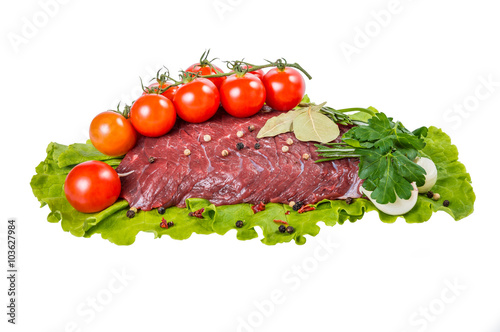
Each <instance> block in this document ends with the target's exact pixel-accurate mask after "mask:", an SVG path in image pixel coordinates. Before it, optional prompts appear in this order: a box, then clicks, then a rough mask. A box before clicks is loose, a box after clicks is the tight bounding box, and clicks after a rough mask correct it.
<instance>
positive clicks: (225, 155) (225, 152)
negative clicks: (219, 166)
mask: <svg viewBox="0 0 500 332" xmlns="http://www.w3.org/2000/svg"><path fill="white" fill-rule="evenodd" d="M221 154H222V156H223V157H227V155H228V154H229V151H227V150H222V153H221Z"/></svg>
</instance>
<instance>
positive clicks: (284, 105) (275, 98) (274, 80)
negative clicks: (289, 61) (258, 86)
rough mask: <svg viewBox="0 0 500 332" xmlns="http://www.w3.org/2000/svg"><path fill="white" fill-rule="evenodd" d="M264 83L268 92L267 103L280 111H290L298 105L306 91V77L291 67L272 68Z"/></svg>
mask: <svg viewBox="0 0 500 332" xmlns="http://www.w3.org/2000/svg"><path fill="white" fill-rule="evenodd" d="M262 83H264V87H265V88H266V93H267V97H266V104H267V105H269V106H270V107H271V108H273V109H275V110H278V111H288V110H291V109H292V108H294V107H295V106H297V105H298V104H299V103H300V101H301V100H302V97H303V96H304V92H305V91H306V82H305V81H304V78H303V77H302V75H301V74H300V73H299V72H298V71H297V70H295V69H293V68H290V67H286V68H285V69H283V70H280V69H278V68H273V69H271V70H270V71H268V72H267V73H266V75H264V78H263V80H262Z"/></svg>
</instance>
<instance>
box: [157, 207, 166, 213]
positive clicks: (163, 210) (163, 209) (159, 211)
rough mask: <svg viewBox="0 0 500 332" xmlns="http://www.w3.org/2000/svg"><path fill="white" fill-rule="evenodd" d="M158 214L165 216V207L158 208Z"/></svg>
mask: <svg viewBox="0 0 500 332" xmlns="http://www.w3.org/2000/svg"><path fill="white" fill-rule="evenodd" d="M158 213H159V214H164V213H165V208H164V207H163V206H160V207H159V208H158Z"/></svg>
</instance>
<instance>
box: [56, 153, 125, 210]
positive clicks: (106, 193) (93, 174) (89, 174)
mask: <svg viewBox="0 0 500 332" xmlns="http://www.w3.org/2000/svg"><path fill="white" fill-rule="evenodd" d="M121 187H122V186H121V183H120V178H119V177H118V174H117V173H116V171H115V170H114V169H113V168H111V166H109V165H108V164H106V163H103V162H102V161H96V160H91V161H86V162H84V163H81V164H79V165H77V166H75V167H74V168H73V169H72V170H71V171H70V172H69V174H68V175H67V176H66V180H65V181H64V193H65V194H66V199H67V200H68V202H69V204H71V206H73V207H74V208H75V209H77V210H78V211H80V212H84V213H93V212H99V211H102V210H104V209H106V208H107V207H110V206H111V205H113V204H114V203H115V202H116V200H117V199H118V196H120V191H121Z"/></svg>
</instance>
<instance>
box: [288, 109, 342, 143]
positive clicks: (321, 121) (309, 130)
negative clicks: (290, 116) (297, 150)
mask: <svg viewBox="0 0 500 332" xmlns="http://www.w3.org/2000/svg"><path fill="white" fill-rule="evenodd" d="M292 127H293V132H294V133H295V137H297V139H298V140H299V141H302V142H309V141H313V142H321V143H328V142H331V141H333V140H334V139H336V138H337V137H338V136H339V134H340V130H339V126H337V124H336V123H335V122H333V121H332V120H330V119H329V118H328V117H327V116H326V115H324V114H321V113H319V112H318V111H314V110H313V109H312V107H310V108H309V109H308V110H307V111H306V112H303V113H301V114H299V115H298V116H296V117H295V119H294V120H293V124H292Z"/></svg>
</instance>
